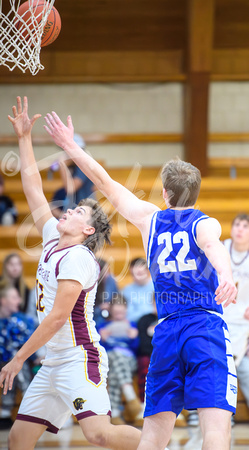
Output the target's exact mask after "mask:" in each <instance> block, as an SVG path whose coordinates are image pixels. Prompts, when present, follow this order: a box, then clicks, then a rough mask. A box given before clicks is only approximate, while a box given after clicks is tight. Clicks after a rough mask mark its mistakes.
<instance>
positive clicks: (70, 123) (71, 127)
mask: <svg viewBox="0 0 249 450" xmlns="http://www.w3.org/2000/svg"><path fill="white" fill-rule="evenodd" d="M67 126H68V128H70V130H73V129H74V127H73V121H72V117H71V116H68V117H67Z"/></svg>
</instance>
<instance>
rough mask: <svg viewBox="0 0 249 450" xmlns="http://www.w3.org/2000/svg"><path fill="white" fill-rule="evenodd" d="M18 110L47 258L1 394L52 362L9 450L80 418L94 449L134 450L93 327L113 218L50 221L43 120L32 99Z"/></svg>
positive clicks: (97, 213) (21, 449)
mask: <svg viewBox="0 0 249 450" xmlns="http://www.w3.org/2000/svg"><path fill="white" fill-rule="evenodd" d="M12 110H13V117H11V116H9V120H10V121H11V123H12V124H13V127H14V130H15V132H16V134H17V136H18V140H19V149H20V159H21V176H22V184H23V189H24V193H25V195H26V198H27V201H28V204H29V207H30V210H31V213H32V215H33V219H34V222H35V225H36V227H37V229H38V231H39V232H40V234H41V235H42V237H43V251H42V254H41V258H40V261H39V265H38V270H37V278H36V288H37V289H36V290H37V305H36V306H37V312H38V318H39V322H40V325H39V326H38V328H37V329H36V330H35V332H34V333H33V335H32V336H31V337H30V339H29V340H28V341H27V342H26V343H25V344H24V345H23V347H22V348H21V349H20V350H19V351H18V352H17V353H16V355H15V356H14V358H13V359H12V360H11V361H10V362H9V363H8V364H7V365H6V366H4V367H3V369H2V371H1V373H0V386H1V387H3V394H6V393H7V390H8V389H10V390H11V389H12V386H13V379H14V377H15V376H16V375H17V373H18V372H19V371H20V370H21V368H22V366H23V363H24V361H25V360H26V359H27V358H29V356H31V355H32V354H33V353H34V352H35V351H36V350H37V349H38V348H40V347H42V346H43V345H45V346H46V356H45V358H44V360H43V361H42V367H41V368H40V369H39V371H38V373H37V374H36V375H35V377H34V379H33V380H32V382H31V384H30V386H29V387H28V389H27V391H26V393H25V396H24V398H23V400H22V402H21V405H20V408H19V411H18V414H17V418H16V420H15V423H14V425H13V427H12V429H11V431H10V435H9V446H8V448H9V450H32V449H34V447H35V445H36V442H37V441H38V439H39V437H40V436H41V435H42V434H43V433H44V431H46V430H47V431H50V432H52V433H57V432H58V430H59V429H60V428H61V427H62V426H63V424H64V423H65V422H66V421H67V419H68V418H69V417H70V416H71V415H72V414H74V415H75V416H76V418H77V420H78V422H79V424H80V426H81V428H82V430H83V433H84V435H85V437H86V438H87V439H88V441H90V442H91V443H92V444H93V445H96V446H98V447H105V448H106V447H107V448H110V449H120V450H125V449H127V448H129V449H133V450H135V449H136V448H137V446H138V444H139V440H140V435H141V432H140V431H139V430H137V429H136V428H134V427H131V426H127V425H117V426H114V425H112V424H111V423H110V417H109V416H110V413H111V412H110V401H109V397H108V393H107V388H106V382H107V372H108V363H107V354H106V352H105V350H104V348H103V347H102V346H100V345H99V340H100V336H99V334H98V333H97V331H96V329H95V322H94V320H93V307H94V300H95V295H96V290H97V281H98V276H99V265H98V263H97V260H96V258H95V256H94V252H96V251H97V250H98V249H99V248H101V247H102V245H103V244H104V242H105V241H106V242H109V236H110V225H109V221H108V218H107V216H106V215H105V214H104V212H103V211H102V210H101V208H100V206H99V205H98V203H97V202H96V201H95V200H93V199H85V200H82V201H81V202H80V203H79V205H78V206H77V207H76V208H75V209H73V210H72V209H68V210H67V212H65V213H64V214H63V215H62V217H61V218H60V220H59V221H58V220H57V219H55V218H54V217H53V216H52V213H51V210H50V207H49V204H48V202H47V200H46V197H45V196H44V193H43V189H42V180H41V177H40V174H39V172H38V169H37V165H36V161H35V158H34V153H33V148H32V141H31V130H32V127H33V124H34V123H35V121H36V120H37V119H38V118H39V117H40V115H39V114H37V115H35V116H34V117H33V118H32V119H29V117H28V102H27V98H26V97H25V98H24V102H23V107H22V102H21V98H20V97H18V98H17V107H16V106H14V107H13V108H12Z"/></svg>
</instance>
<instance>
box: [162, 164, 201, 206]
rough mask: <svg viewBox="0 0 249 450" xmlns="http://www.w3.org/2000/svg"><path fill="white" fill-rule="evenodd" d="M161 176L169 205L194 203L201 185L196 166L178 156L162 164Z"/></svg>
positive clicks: (190, 204)
mask: <svg viewBox="0 0 249 450" xmlns="http://www.w3.org/2000/svg"><path fill="white" fill-rule="evenodd" d="M161 178H162V183H163V187H164V189H165V190H166V191H167V194H168V199H169V203H170V206H172V207H187V206H193V205H194V204H195V203H196V200H197V198H198V195H199V192H200V187H201V173H200V171H199V169H197V167H195V166H192V164H190V163H187V162H185V161H182V160H181V159H179V158H177V159H172V160H171V161H169V162H167V163H166V164H165V165H164V166H163V168H162V172H161Z"/></svg>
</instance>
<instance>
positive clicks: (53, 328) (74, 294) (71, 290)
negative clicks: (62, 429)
mask: <svg viewBox="0 0 249 450" xmlns="http://www.w3.org/2000/svg"><path fill="white" fill-rule="evenodd" d="M81 291H82V285H81V284H80V283H79V282H78V281H74V280H59V281H58V289H57V293H56V297H55V302H54V306H53V308H52V310H51V312H50V313H49V314H48V315H47V316H46V317H45V318H44V320H43V321H42V322H41V324H40V325H39V326H38V327H37V328H36V330H35V331H34V333H33V334H32V335H31V336H30V338H29V339H28V340H27V342H25V344H24V345H23V346H22V347H21V348H20V350H18V352H17V353H16V354H15V356H14V358H13V359H12V360H11V361H10V362H9V363H8V364H6V365H5V366H4V367H3V368H2V370H1V372H0V388H3V394H7V391H8V390H11V389H12V386H13V381H14V378H15V376H16V375H17V374H18V373H19V372H20V370H21V368H22V366H23V364H24V362H25V361H26V360H27V359H28V358H29V357H30V356H31V355H32V354H33V353H35V352H36V351H37V350H38V349H39V348H41V347H42V346H43V345H45V344H46V343H47V342H48V341H49V340H50V339H51V338H52V337H53V336H54V335H55V334H56V333H57V332H58V331H59V330H60V329H61V328H62V326H63V325H64V324H65V322H66V320H67V319H68V317H69V316H70V313H71V312H72V310H73V308H74V305H75V303H76V301H77V299H78V298H79V295H80V293H81Z"/></svg>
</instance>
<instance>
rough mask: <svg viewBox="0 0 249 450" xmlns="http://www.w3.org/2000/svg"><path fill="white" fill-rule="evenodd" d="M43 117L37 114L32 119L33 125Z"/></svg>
mask: <svg viewBox="0 0 249 450" xmlns="http://www.w3.org/2000/svg"><path fill="white" fill-rule="evenodd" d="M40 117H41V114H35V115H34V116H33V117H32V119H31V124H32V125H34V123H35V122H36V121H37V119H39V118H40Z"/></svg>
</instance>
